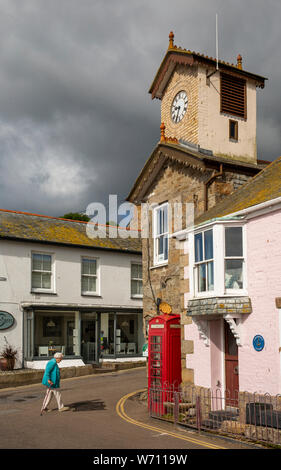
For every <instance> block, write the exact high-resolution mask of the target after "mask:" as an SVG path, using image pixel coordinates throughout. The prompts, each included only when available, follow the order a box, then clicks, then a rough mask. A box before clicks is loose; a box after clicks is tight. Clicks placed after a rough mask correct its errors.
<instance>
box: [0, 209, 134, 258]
mask: <svg viewBox="0 0 281 470" xmlns="http://www.w3.org/2000/svg"><path fill="white" fill-rule="evenodd" d="M86 227H87V222H79V221H74V220H67V219H61V218H55V217H48V216H44V215H37V214H29V213H26V212H16V211H8V210H4V209H0V240H1V238H5V239H13V240H25V241H33V242H40V243H50V244H60V245H67V246H79V247H84V248H95V249H103V250H114V251H122V252H129V253H136V254H141V238H140V237H139V238H121V237H118V238H108V237H106V238H89V237H88V235H87V232H86Z"/></svg>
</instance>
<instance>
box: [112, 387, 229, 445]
mask: <svg viewBox="0 0 281 470" xmlns="http://www.w3.org/2000/svg"><path fill="white" fill-rule="evenodd" d="M144 391H145V389H142V390H137V391H135V392H132V393H128V394H127V395H125V396H124V397H122V398H120V400H119V401H118V403H117V405H116V412H117V414H118V416H120V418H122V419H124V420H125V421H127V422H128V423H131V424H134V425H135V426H139V427H141V428H144V429H148V430H150V431H156V432H159V433H165V434H168V435H169V436H171V437H176V438H177V439H181V440H183V441H187V442H191V443H193V444H198V445H200V446H202V447H207V448H209V449H224V447H222V446H217V445H215V444H210V443H206V442H202V441H200V440H199V439H195V438H192V437H185V436H181V435H180V434H176V433H174V432H171V431H167V430H166V429H163V428H158V427H156V426H151V425H149V424H145V423H141V422H140V421H136V420H135V419H133V418H130V417H129V416H128V415H127V414H126V413H125V410H124V404H125V403H126V401H127V400H128V398H130V397H131V396H133V395H135V394H137V393H140V392H144Z"/></svg>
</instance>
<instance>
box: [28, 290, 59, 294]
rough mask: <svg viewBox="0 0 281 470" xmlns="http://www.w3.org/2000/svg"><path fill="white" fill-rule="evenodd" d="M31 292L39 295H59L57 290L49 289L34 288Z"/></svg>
mask: <svg viewBox="0 0 281 470" xmlns="http://www.w3.org/2000/svg"><path fill="white" fill-rule="evenodd" d="M30 293H31V294H33V295H34V294H39V295H45V294H46V295H58V294H57V292H53V291H47V290H32V291H31V292H30Z"/></svg>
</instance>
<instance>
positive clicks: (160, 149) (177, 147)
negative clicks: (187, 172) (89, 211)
mask: <svg viewBox="0 0 281 470" xmlns="http://www.w3.org/2000/svg"><path fill="white" fill-rule="evenodd" d="M202 150H203V149H197V150H196V149H195V148H194V150H192V149H191V148H187V147H186V146H185V145H183V144H182V143H180V142H179V143H178V144H176V143H171V142H165V143H164V142H159V143H158V144H157V146H156V147H155V148H154V150H153V152H152V154H151V155H150V157H149V158H148V160H147V161H146V163H145V165H144V167H143V168H142V170H141V172H140V173H139V175H138V177H137V179H136V181H135V182H134V185H133V186H132V188H131V190H130V193H129V195H128V196H127V198H126V199H127V200H128V201H133V202H134V201H136V200H137V199H139V198H138V197H136V194H138V196H139V193H144V192H145V191H144V188H145V185H146V186H147V185H148V183H149V181H151V180H152V179H153V178H154V177H155V174H154V172H153V171H152V167H153V161H154V160H155V159H157V158H160V157H162V160H163V159H165V158H168V159H170V160H174V161H177V162H179V163H181V164H182V165H185V166H190V167H191V168H196V169H197V170H199V171H205V169H206V168H208V167H210V166H214V165H217V166H218V167H219V164H220V163H223V164H224V168H225V169H231V170H233V169H236V171H237V172H241V173H245V172H247V173H249V175H255V174H256V173H258V172H259V171H260V170H262V169H263V168H264V167H265V166H267V165H268V163H269V162H267V161H263V160H257V163H250V162H246V161H240V160H236V159H234V158H229V157H227V156H226V157H223V156H221V157H218V156H216V155H208V154H206V153H204V152H203V151H202ZM163 161H164V160H163ZM157 171H159V168H158V170H157Z"/></svg>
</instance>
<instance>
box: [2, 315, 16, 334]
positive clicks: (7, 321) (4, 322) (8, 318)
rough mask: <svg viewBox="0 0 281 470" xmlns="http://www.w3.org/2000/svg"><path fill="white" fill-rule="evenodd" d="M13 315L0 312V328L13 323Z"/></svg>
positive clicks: (7, 326)
mask: <svg viewBox="0 0 281 470" xmlns="http://www.w3.org/2000/svg"><path fill="white" fill-rule="evenodd" d="M14 321H15V319H14V317H13V315H11V313H8V312H0V330H7V329H8V328H10V327H11V326H13V324H14Z"/></svg>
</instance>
